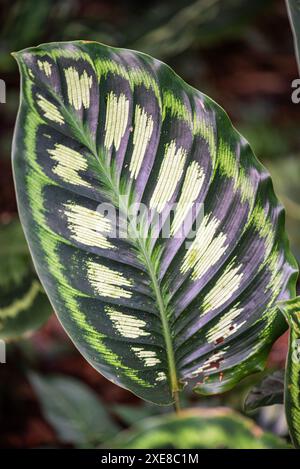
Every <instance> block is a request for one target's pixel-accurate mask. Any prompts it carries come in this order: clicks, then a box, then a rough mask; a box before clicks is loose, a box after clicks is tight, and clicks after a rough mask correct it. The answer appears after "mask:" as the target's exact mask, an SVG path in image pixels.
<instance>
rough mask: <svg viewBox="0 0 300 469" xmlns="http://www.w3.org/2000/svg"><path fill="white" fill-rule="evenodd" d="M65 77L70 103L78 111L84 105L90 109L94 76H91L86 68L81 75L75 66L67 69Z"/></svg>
mask: <svg viewBox="0 0 300 469" xmlns="http://www.w3.org/2000/svg"><path fill="white" fill-rule="evenodd" d="M65 77H66V82H67V88H68V98H69V103H70V105H71V106H73V107H74V108H75V109H76V111H79V110H80V109H81V108H82V107H83V108H84V109H88V108H89V107H90V90H91V87H92V84H93V77H92V76H89V75H88V74H87V72H86V70H84V71H83V73H82V74H81V75H79V72H78V70H76V68H74V67H69V68H67V69H65Z"/></svg>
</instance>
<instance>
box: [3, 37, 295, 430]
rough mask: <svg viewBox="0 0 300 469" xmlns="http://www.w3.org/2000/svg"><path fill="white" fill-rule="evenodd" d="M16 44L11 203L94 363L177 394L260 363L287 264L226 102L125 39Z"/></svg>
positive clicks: (281, 237) (170, 397) (66, 322)
mask: <svg viewBox="0 0 300 469" xmlns="http://www.w3.org/2000/svg"><path fill="white" fill-rule="evenodd" d="M15 56H16V58H17V61H18V62H19V66H20V70H21V73H22V82H21V83H22V99H21V106H20V112H19V114H18V120H17V124H16V132H15V140H14V145H13V166H14V177H15V186H16V192H17V199H18V207H19V211H20V218H21V220H22V223H23V227H24V231H25V234H26V238H27V240H28V243H29V247H30V252H31V253H32V257H33V259H34V264H35V267H36V269H37V271H38V275H39V277H40V278H41V281H42V283H43V285H44V287H45V289H46V291H47V294H48V296H49V298H50V300H51V304H52V305H53V308H54V310H55V311H56V313H57V315H58V316H59V319H60V321H61V323H62V324H63V326H64V327H65V329H66V331H67V333H68V334H69V335H70V337H71V339H72V340H73V342H74V343H75V344H76V346H77V347H78V348H79V350H80V351H81V352H82V354H83V355H84V356H85V357H86V358H87V360H88V361H89V363H91V365H92V366H93V367H94V368H96V369H97V370H98V371H99V372H100V373H102V374H103V375H104V376H106V377H107V378H108V379H110V380H111V381H113V382H114V383H116V384H118V385H120V386H122V387H124V388H125V389H128V390H130V391H132V392H134V393H135V394H136V395H138V396H139V397H141V398H144V399H146V400H148V401H150V402H153V403H156V404H161V405H171V404H173V403H174V401H175V403H176V406H177V407H178V401H179V394H180V392H184V389H185V387H184V385H183V383H187V385H188V386H189V387H191V386H194V389H195V391H196V392H197V393H202V394H206V395H208V394H216V393H222V392H224V391H227V390H229V389H230V388H232V387H233V386H234V385H235V384H236V383H237V382H238V381H240V380H241V379H243V378H244V377H246V376H247V375H248V374H251V373H253V372H254V371H256V370H257V369H262V367H263V366H264V363H265V358H266V356H267V355H268V352H269V350H270V347H271V345H272V343H273V342H274V340H275V339H276V338H277V337H279V336H280V335H281V334H282V333H283V331H284V328H285V327H286V326H285V322H284V320H283V319H282V320H281V317H280V316H279V315H278V314H277V311H278V307H277V303H278V301H280V300H282V299H289V298H293V296H294V295H295V282H296V271H297V266H296V263H295V261H294V259H293V257H292V255H291V253H290V251H289V247H288V243H287V240H286V235H285V231H284V217H283V214H282V208H281V206H280V204H279V202H278V200H277V199H276V196H275V194H274V192H273V188H272V184H271V182H270V178H269V176H268V174H267V172H266V170H265V169H264V168H263V167H262V166H261V165H260V163H259V162H258V161H257V159H256V158H255V157H254V155H253V153H252V151H251V149H250V147H249V146H248V144H247V142H246V141H245V140H244V139H243V138H242V137H241V136H240V134H239V133H238V132H236V130H235V129H234V128H233V127H232V125H231V123H230V121H229V119H228V116H227V115H226V113H225V112H224V111H223V110H222V109H221V108H220V107H219V106H218V105H216V104H215V102H214V101H212V100H211V99H210V98H209V97H207V96H206V95H204V94H203V93H201V92H199V91H197V90H195V89H194V88H192V87H190V86H189V85H187V84H186V83H184V82H183V81H182V80H181V78H179V77H178V76H177V75H176V74H175V73H174V72H173V71H172V70H171V69H170V68H169V67H166V66H165V65H164V64H163V63H162V62H158V61H156V60H155V59H153V58H151V57H149V56H145V55H143V54H140V53H138V52H135V51H128V50H123V49H118V48H111V47H108V46H105V45H103V44H98V43H96V42H89V41H75V42H66V43H53V44H44V45H41V46H38V47H36V48H29V49H26V50H25V51H21V52H19V53H16V54H15ZM137 201H141V202H142V203H143V204H144V205H145V207H143V206H142V208H141V210H140V211H139V208H138V207H136V206H134V208H135V209H136V211H137V212H138V213H139V214H141V213H143V214H144V208H145V210H146V214H145V215H143V216H139V215H138V223H135V222H134V221H135V220H132V216H131V215H132V212H133V206H132V204H133V203H135V205H136V202H137ZM200 201H201V207H198V205H196V204H198V202H200ZM102 203H105V207H107V208H111V210H112V213H110V211H109V212H107V213H108V214H109V218H107V219H106V215H105V214H106V212H105V210H103V207H102V206H101V204H102ZM202 203H203V205H202ZM202 208H203V213H204V216H203V219H201V218H200V216H201V215H202ZM194 209H195V210H194ZM112 214H115V216H111V215H112ZM169 215H170V216H169ZM190 215H191V217H190ZM132 221H133V223H130V222H132ZM124 222H125V226H127V227H128V226H129V229H128V230H127V233H126V230H124V224H123V223H124ZM199 222H200V223H199ZM186 224H187V227H188V229H187V230H186ZM165 227H167V230H164V229H165ZM169 228H170V229H169ZM170 231H171V236H170V233H169V232H170ZM166 232H168V235H167V236H165V234H166ZM194 232H195V235H194V236H193V237H191V235H192V233H194ZM118 233H121V236H119V235H118ZM6 249H7V247H6ZM0 253H1V243H0ZM0 260H1V259H0ZM256 266H257V268H256ZM0 272H1V267H0ZM0 283H1V281H0ZM27 291H28V290H27ZM19 298H24V295H23V296H22V295H21V294H20V295H19ZM7 304H8V305H10V306H11V305H13V304H14V303H13V302H12V301H11V302H8V303H7ZM258 305H259V308H258ZM1 306H2V307H3V305H1V304H0V310H1ZM4 307H5V305H4ZM8 311H10V310H8ZM223 342H224V343H223ZM296 374H297V373H296V372H295V376H294V375H293V376H294V377H293V386H294V387H295V383H296V379H297V378H296ZM195 378H196V379H195ZM295 397H296V395H295V394H293V403H295ZM293 405H294V404H293ZM292 420H293V422H294V423H295V422H296V420H297V418H296V417H294V418H293V419H292Z"/></svg>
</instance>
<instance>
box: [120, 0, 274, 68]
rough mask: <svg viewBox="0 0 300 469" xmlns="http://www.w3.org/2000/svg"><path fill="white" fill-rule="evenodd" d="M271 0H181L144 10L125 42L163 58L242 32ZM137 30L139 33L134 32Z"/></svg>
mask: <svg viewBox="0 0 300 469" xmlns="http://www.w3.org/2000/svg"><path fill="white" fill-rule="evenodd" d="M273 1H274V0H265V1H264V2H261V1H259V0H252V2H250V3H249V1H248V0H239V1H236V0H227V1H226V2H224V1H222V0H185V1H183V0H180V1H179V2H178V1H177V2H176V1H173V2H170V3H169V4H167V5H165V7H164V8H162V5H161V3H160V4H158V5H157V10H158V11H155V10H154V8H153V6H152V5H151V9H150V11H148V12H145V16H144V18H143V19H144V21H143V23H142V24H141V25H139V24H138V23H137V21H136V18H135V21H136V27H135V28H131V29H132V32H130V31H129V33H127V36H128V34H129V37H130V36H132V34H133V35H134V36H135V37H136V36H137V35H138V37H137V38H136V39H135V40H133V41H132V40H131V41H130V40H129V44H128V43H127V44H126V46H129V47H133V48H134V49H139V50H142V51H143V52H146V53H148V54H153V53H156V54H159V57H160V58H164V59H166V58H167V57H172V56H174V55H178V54H180V53H182V52H183V51H185V50H188V49H190V48H192V47H193V46H195V44H197V45H199V44H200V45H202V46H203V45H207V44H209V45H211V44H212V43H216V42H221V41H222V40H223V41H224V40H225V39H227V38H228V37H232V36H236V35H237V34H238V33H241V32H244V30H245V29H244V28H245V26H247V25H248V24H249V23H251V21H253V19H257V17H259V15H260V14H261V13H262V12H263V11H264V10H266V9H267V8H268V6H270V4H272V2H273ZM137 33H138V34H137Z"/></svg>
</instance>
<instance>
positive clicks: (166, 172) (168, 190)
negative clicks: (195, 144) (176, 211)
mask: <svg viewBox="0 0 300 469" xmlns="http://www.w3.org/2000/svg"><path fill="white" fill-rule="evenodd" d="M186 157H187V153H186V150H185V149H184V148H182V147H179V148H177V147H176V142H175V140H173V141H172V142H170V143H169V144H168V145H166V148H165V153H164V157H163V160H162V164H161V168H160V171H159V175H158V181H157V184H156V186H155V189H154V191H153V194H152V197H151V200H150V209H155V210H156V211H157V212H158V213H161V212H162V211H163V209H164V208H165V206H166V204H167V203H168V202H170V200H171V198H172V196H173V194H174V192H175V189H176V187H177V184H178V182H179V181H180V179H181V177H182V174H183V168H184V164H185V161H186Z"/></svg>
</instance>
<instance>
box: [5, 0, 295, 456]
mask: <svg viewBox="0 0 300 469" xmlns="http://www.w3.org/2000/svg"><path fill="white" fill-rule="evenodd" d="M0 14H1V28H0V78H1V79H3V80H5V83H6V92H7V93H6V104H0V107H1V109H0V110H1V112H0V119H1V125H0V132H1V133H0V148H1V153H0V307H2V308H3V307H5V308H6V309H5V311H6V313H7V312H9V313H11V314H10V315H8V316H7V315H6V317H5V318H4V317H2V318H1V317H0V338H1V337H4V338H5V339H6V340H7V339H10V341H9V343H8V346H7V363H6V364H5V365H0V446H1V447H12V448H19V447H45V446H48V447H69V446H76V447H91V446H92V447H95V446H98V445H100V444H104V440H105V439H106V440H110V441H111V443H107V444H111V446H116V445H119V446H124V447H133V446H134V445H136V446H138V445H148V447H153V446H151V444H153V441H155V439H156V436H155V435H157V434H159V432H161V431H162V432H163V434H164V435H167V437H166V438H167V439H166V441H165V443H164V444H165V445H166V447H178V444H180V443H178V442H179V441H182V435H184V438H185V440H184V441H185V442H186V443H185V444H186V445H187V446H188V445H190V446H188V447H193V446H192V445H194V447H199V446H197V445H200V444H201V442H200V439H199V440H197V441H196V440H193V435H195V433H197V432H199V435H200V434H201V432H203V428H202V425H204V423H205V428H206V431H205V435H206V437H207V440H206V441H207V445H210V447H228V446H229V447H235V446H236V447H239V446H243V445H244V446H246V447H252V446H253V445H254V446H255V445H256V446H257V447H272V446H273V445H275V446H276V445H279V446H280V445H282V444H283V443H282V441H279V440H278V439H277V437H276V436H274V437H272V436H270V435H269V434H268V433H267V434H266V435H265V433H264V432H265V431H267V432H273V434H275V435H278V436H281V437H284V438H286V437H287V428H286V423H285V419H284V412H283V408H282V405H281V404H277V405H275V406H272V407H264V408H262V409H260V410H254V411H251V412H250V411H249V410H248V411H247V412H248V414H249V415H250V416H251V418H252V419H253V420H254V421H255V422H256V423H255V424H254V423H251V422H250V421H249V420H243V417H242V414H245V412H246V411H245V410H244V407H243V402H244V399H245V396H246V395H247V394H248V392H249V389H250V388H251V387H253V385H255V384H256V383H257V382H258V381H260V380H261V376H254V377H249V378H247V379H246V380H244V381H243V382H242V383H241V384H240V385H239V386H237V388H235V390H233V391H231V392H229V393H226V394H224V395H220V396H215V397H213V398H210V399H206V398H199V397H192V396H190V397H187V401H186V402H185V406H187V407H188V406H194V407H197V408H199V409H200V410H199V412H198V411H197V412H198V413H197V412H196V413H195V414H194V416H192V417H191V416H188V415H186V416H183V417H182V419H181V420H180V421H176V422H174V421H172V419H174V417H166V415H165V414H166V413H167V412H168V411H169V409H166V408H154V407H153V406H151V405H149V404H147V403H143V402H141V401H140V400H139V399H138V398H137V397H135V396H133V395H132V394H130V393H128V392H127V391H125V390H123V389H121V388H118V387H116V386H114V385H113V384H112V383H110V382H108V381H106V380H105V379H104V378H103V377H102V376H100V375H99V374H98V373H97V372H95V371H94V370H93V369H92V368H91V367H90V366H89V365H88V364H87V363H86V362H85V360H84V359H83V358H82V357H81V356H80V355H79V353H78V352H77V351H76V350H75V349H74V347H73V345H72V343H71V342H70V340H69V339H68V338H67V336H66V334H65V333H64V331H63V330H62V328H61V326H60V325H59V324H58V321H57V319H56V318H55V317H54V316H53V315H51V317H50V319H49V320H48V321H47V322H46V320H47V318H48V317H49V314H50V313H51V306H50V305H49V303H48V302H47V299H46V298H45V295H44V294H43V293H42V291H41V287H40V286H39V292H38V295H37V297H36V298H33V300H35V301H32V302H30V301H29V302H27V304H28V308H27V309H26V308H23V309H22V308H20V302H17V312H18V314H15V315H12V309H7V308H8V307H10V306H11V305H12V304H15V306H16V300H17V301H20V300H22V298H24V295H25V296H26V293H28V291H29V290H30V285H32V282H38V280H37V279H36V277H35V274H34V270H33V266H32V264H31V261H30V257H29V254H28V251H27V247H26V244H25V240H24V237H23V235H22V232H21V229H20V225H19V223H18V219H17V208H16V201H15V196H14V187H13V181H12V173H11V163H10V149H11V142H12V134H13V126H14V121H15V117H16V112H17V106H18V99H19V74H18V70H17V66H16V64H15V62H14V60H13V59H12V57H11V55H10V53H11V52H13V51H16V50H19V49H22V48H25V47H28V46H33V45H37V44H40V43H42V42H50V41H69V40H74V39H85V40H95V41H100V42H104V43H107V44H109V45H115V46H120V47H128V48H133V49H138V50H141V51H143V52H146V53H149V54H151V55H153V56H154V57H156V58H159V59H162V60H164V61H165V62H167V63H168V64H169V65H170V66H172V67H173V68H174V69H175V71H176V72H177V73H178V74H179V75H181V76H182V77H183V78H184V79H185V80H186V81H187V82H188V83H190V84H191V85H193V86H195V87H196V88H198V89H200V90H201V91H202V92H205V93H207V94H209V95H210V96H211V97H212V98H213V99H215V100H216V101H217V102H218V103H220V104H221V105H222V106H223V107H224V108H225V109H226V111H227V112H228V114H229V116H230V117H231V119H232V120H233V122H234V123H235V125H236V127H237V128H238V130H240V132H241V133H242V134H243V135H244V136H245V137H246V138H248V140H249V141H250V143H251V145H252V147H253V149H254V151H255V153H256V154H257V156H258V158H259V159H260V160H261V161H263V163H264V164H265V165H266V166H267V167H268V169H269V170H270V172H271V174H272V176H273V181H274V186H275V190H276V192H277V194H278V196H279V198H280V200H281V201H282V203H283V204H284V205H285V208H286V211H287V230H288V233H289V237H290V240H291V245H292V250H293V252H294V254H295V255H296V257H297V259H298V260H300V229H299V228H300V185H299V180H300V179H299V178H300V133H299V131H298V121H297V119H299V105H298V106H297V105H295V104H293V103H292V101H291V82H292V80H293V79H294V78H296V77H297V68H296V62H295V58H294V50H293V42H292V34H291V31H290V26H289V24H288V19H287V13H286V8H285V4H284V1H283V0H264V1H261V0H226V1H224V0H197V1H196V0H170V1H168V0H151V2H150V1H149V0H144V1H143V2H140V1H138V0H127V1H124V0H86V1H83V0H52V1H50V0H40V1H38V2H36V1H35V0H23V1H20V0H17V1H14V2H11V1H9V0H0ZM30 298H31V297H30ZM29 306H30V308H31V309H30V308H29ZM14 312H16V308H15V309H14ZM28 319H30V321H31V322H30V321H29V322H28ZM43 322H44V323H45V322H46V323H45V324H44V326H43V327H42V328H41V329H39V330H38V331H37V332H35V333H33V331H34V329H36V328H37V327H38V326H40V325H41V324H42V323H43ZM1 330H2V335H1ZM13 331H17V333H16V334H15V333H13ZM21 334H25V336H24V335H23V339H22V340H20V335H21ZM14 336H17V337H18V341H13V340H11V339H13V338H14ZM285 354H286V336H283V337H282V338H281V339H280V340H279V341H278V342H277V343H276V344H275V346H274V348H273V350H272V352H271V355H270V359H269V367H270V368H271V369H276V368H280V367H282V366H284V360H285ZM33 370H35V372H33ZM79 402H80V403H81V404H80V405H79ZM82 403H84V406H83V407H82ZM220 406H227V407H230V408H232V409H234V410H235V411H238V412H240V415H239V416H237V415H236V414H228V415H226V416H225V417H224V415H223V417H222V416H220V415H219V416H218V415H217V416H216V415H214V416H213V414H209V413H208V414H206V417H205V415H204V414H203V411H202V410H201V409H203V408H204V407H205V408H209V409H213V408H215V407H220ZM201 412H202V414H201ZM220 412H221V411H220ZM153 416H155V418H154V419H153ZM198 416H199V418H198ZM200 417H201V418H200ZM149 419H150V420H149ZM201 419H202V423H201ZM203 419H204V420H203ZM205 419H206V420H205ZM216 419H217V420H216ZM213 420H214V421H213ZM139 422H140V423H139ZM216 422H217V423H216ZM172 425H173V426H172ZM257 425H260V427H262V429H263V430H261V429H259V427H257ZM129 426H133V427H132V429H131V430H126V429H127V428H128V427H129ZM170 428H171V430H170ZM172 428H174V429H175V428H176V431H175V430H174V434H173V437H172ZM224 428H226V431H224ZM228 429H229V434H232V440H231V441H229V440H228ZM236 429H239V430H236ZM120 430H125V433H124V432H122V433H121V434H120V435H121V436H117V434H118V433H119V431H120ZM236 432H237V433H236ZM236 434H239V435H240V437H239V439H236V438H235V437H234V435H236ZM122 435H123V436H122ZM180 435H181V436H180ZM253 435H254V436H255V438H254V437H253ZM247 445H248V446H247Z"/></svg>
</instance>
